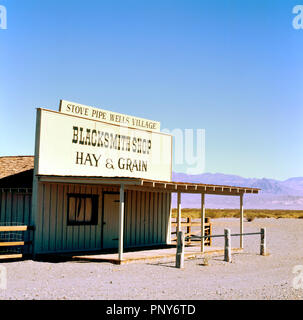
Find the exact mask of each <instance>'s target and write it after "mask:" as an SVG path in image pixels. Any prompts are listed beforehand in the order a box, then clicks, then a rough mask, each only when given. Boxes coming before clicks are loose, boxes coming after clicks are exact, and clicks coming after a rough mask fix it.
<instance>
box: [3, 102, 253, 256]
mask: <svg viewBox="0 0 303 320" xmlns="http://www.w3.org/2000/svg"><path fill="white" fill-rule="evenodd" d="M66 105H67V106H68V104H66ZM63 106H64V104H62V102H61V104H60V112H55V111H50V110H44V109H38V110H37V125H36V144H35V156H34V157H2V158H0V201H1V202H0V210H1V211H0V222H1V223H2V225H3V224H5V223H20V224H26V225H31V226H33V227H34V231H33V236H32V243H31V246H30V247H29V249H28V251H30V252H31V253H32V254H33V256H36V255H40V254H49V253H66V252H89V251H97V250H105V249H115V250H117V252H118V256H119V259H120V260H123V251H124V248H133V247H142V246H153V245H165V244H170V243H171V238H170V236H171V212H172V210H171V209H172V208H171V196H172V193H173V192H175V193H177V194H178V218H179V219H178V221H179V222H180V221H181V219H180V217H181V194H182V193H199V194H201V221H202V228H201V232H202V234H203V233H204V231H203V230H204V226H203V224H204V221H205V195H206V194H217V195H230V196H239V197H240V212H241V218H240V231H241V232H243V216H244V214H243V195H244V194H245V193H258V189H255V188H242V187H232V186H216V185H206V184H196V183H193V184H192V183H181V182H173V181H171V156H172V154H171V139H172V137H171V136H168V135H164V134H162V133H160V132H159V128H157V127H158V126H159V123H154V124H153V123H152V122H143V121H141V120H140V121H141V122H138V120H137V119H135V120H136V121H137V122H136V123H140V124H141V125H142V124H148V125H149V126H150V127H151V128H155V130H154V131H151V130H150V129H148V130H143V129H138V128H135V127H133V128H128V131H127V133H125V132H124V133H123V134H124V137H126V138H125V139H124V140H125V141H127V137H128V135H129V137H130V138H129V141H135V139H136V142H139V140H140V141H141V142H142V144H141V146H140V148H141V147H142V150H141V149H140V151H141V152H140V157H139V156H138V154H137V153H138V149H135V146H134V145H132V146H133V149H132V150H130V147H129V146H128V147H127V144H126V147H125V150H123V152H121V145H119V146H118V147H119V148H117V145H115V146H116V150H113V149H114V147H112V148H109V147H108V149H105V148H103V149H102V147H103V145H102V144H101V143H99V144H100V146H98V147H100V148H97V133H98V134H99V137H100V136H101V133H102V132H106V131H104V130H108V132H109V134H108V135H109V136H110V135H113V132H116V131H115V130H118V128H117V127H118V126H115V124H110V123H108V122H107V121H99V120H95V119H85V117H80V116H79V115H74V114H64V110H63V109H64V108H63ZM81 107H83V106H81ZM69 109H70V110H71V108H69ZM67 110H68V108H66V110H65V111H67ZM74 110H76V109H74ZM78 110H81V109H80V107H79V108H78ZM88 110H90V109H88ZM92 110H93V109H92ZM66 113H67V112H66ZM117 119H121V118H118V117H117ZM103 120H104V119H103ZM131 120H132V121H133V123H135V121H134V119H131ZM89 126H90V127H89ZM119 127H120V126H119ZM75 128H77V129H75ZM84 128H86V135H85V136H84V135H83V137H81V135H82V131H81V130H83V132H84V130H85V129H84ZM90 128H92V129H90ZM124 129H125V128H124ZM124 129H123V130H124ZM60 130H61V131H60ZM102 130H103V131H102ZM94 132H95V133H96V134H95V137H94V136H93V133H94ZM119 137H122V135H120V133H119ZM81 139H82V140H81ZM131 139H132V140H131ZM75 141H76V143H75ZM81 141H82V142H83V143H78V142H81ZM144 141H146V149H145V153H144ZM94 144H95V145H94ZM109 149H110V150H109ZM96 150H97V151H99V150H101V151H102V152H101V153H100V155H98V153H97V151H96ZM132 152H133V153H132ZM152 152H153V153H154V154H153V155H155V154H157V155H162V153H164V158H165V159H166V160H167V159H168V162H167V161H166V162H165V161H164V160H163V161H160V162H159V161H158V162H157V161H155V160H154V159H152V158H151V155H152ZM127 157H128V158H127ZM139 158H140V159H139ZM160 158H161V157H160ZM103 159H104V160H103ZM109 159H110V161H109ZM121 159H127V160H125V163H127V164H128V165H129V167H128V169H131V168H132V169H133V171H132V170H128V171H127V170H125V166H124V165H123V166H122V165H121V163H120V162H121ZM128 159H130V160H128ZM138 159H139V160H138ZM101 161H103V163H102V162H101ZM135 161H136V167H134V166H133V165H134V163H135ZM139 161H142V163H146V167H147V168H148V170H146V172H145V171H144V170H141V169H142V168H143V169H144V167H143V165H141V164H140V165H139ZM131 163H132V166H133V167H131ZM102 164H104V165H105V166H104V167H101V165H102ZM108 164H111V165H113V167H114V168H108V167H107V165H108ZM116 164H118V165H119V168H118V169H116V168H117V167H116ZM105 168H106V169H105ZM107 169H108V170H107ZM111 169H113V170H111ZM135 169H136V170H135ZM140 170H141V171H140ZM134 171H136V172H134ZM151 177H152V178H151ZM153 177H155V178H153ZM161 177H163V179H160V178H161ZM178 229H180V223H179V224H178ZM241 245H242V246H243V239H242V237H241ZM202 250H203V248H202Z"/></svg>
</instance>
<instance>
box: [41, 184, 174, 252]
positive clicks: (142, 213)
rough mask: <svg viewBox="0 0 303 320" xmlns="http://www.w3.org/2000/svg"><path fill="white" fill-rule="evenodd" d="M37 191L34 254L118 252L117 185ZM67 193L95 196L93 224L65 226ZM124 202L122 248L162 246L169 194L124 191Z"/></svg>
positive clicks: (47, 186) (67, 186)
mask: <svg viewBox="0 0 303 320" xmlns="http://www.w3.org/2000/svg"><path fill="white" fill-rule="evenodd" d="M38 188H39V189H40V192H39V195H40V196H39V199H38V202H37V223H35V226H36V231H35V240H36V241H35V242H36V246H35V253H36V254H40V253H55V252H72V251H90V250H100V249H103V248H114V249H116V250H117V252H118V233H119V231H118V230H119V202H120V201H119V187H118V186H102V185H99V186H98V185H81V184H63V183H41V182H38ZM68 193H84V194H94V195H98V196H99V197H98V199H99V201H98V224H97V225H67V201H68V196H67V194H68ZM114 193H115V194H114ZM124 200H125V205H124V228H123V239H124V240H123V241H124V243H123V247H124V248H129V247H140V246H148V245H153V244H166V243H167V232H168V229H169V224H170V223H169V217H170V210H171V195H170V194H169V193H163V194H162V195H160V194H159V193H157V192H145V191H133V190H125V199H124ZM103 221H104V222H106V224H105V225H103V224H102V223H103ZM108 224H109V225H110V226H108ZM102 228H103V232H102ZM113 239H116V240H113ZM102 242H103V245H102Z"/></svg>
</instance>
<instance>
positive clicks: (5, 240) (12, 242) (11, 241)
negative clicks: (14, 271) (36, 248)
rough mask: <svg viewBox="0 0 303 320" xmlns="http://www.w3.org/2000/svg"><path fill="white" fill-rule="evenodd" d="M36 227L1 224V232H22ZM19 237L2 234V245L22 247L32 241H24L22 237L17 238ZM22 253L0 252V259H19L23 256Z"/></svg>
mask: <svg viewBox="0 0 303 320" xmlns="http://www.w3.org/2000/svg"><path fill="white" fill-rule="evenodd" d="M33 229H34V228H33V227H32V226H20V225H19V226H18V225H10V226H0V232H20V231H23V232H25V231H29V230H33ZM17 238H19V237H16V236H11V235H9V236H8V237H3V236H0V247H22V246H24V245H28V244H31V241H23V240H20V239H17ZM22 257H23V254H22V253H9V252H5V253H1V252H0V259H17V258H22Z"/></svg>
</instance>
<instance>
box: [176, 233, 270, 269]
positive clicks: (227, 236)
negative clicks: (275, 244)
mask: <svg viewBox="0 0 303 320" xmlns="http://www.w3.org/2000/svg"><path fill="white" fill-rule="evenodd" d="M250 235H261V242H260V255H262V256H266V255H267V253H266V228H261V230H260V232H246V233H231V232H230V229H224V234H214V235H208V236H196V235H192V236H191V237H188V236H187V237H184V233H183V231H179V232H178V242H177V253H176V267H177V268H184V239H187V238H198V239H204V238H219V237H224V240H225V241H224V261H226V262H231V237H237V236H250Z"/></svg>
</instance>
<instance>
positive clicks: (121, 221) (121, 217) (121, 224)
mask: <svg viewBox="0 0 303 320" xmlns="http://www.w3.org/2000/svg"><path fill="white" fill-rule="evenodd" d="M123 229H124V184H121V186H120V205H119V249H118V250H119V251H118V255H119V260H120V261H121V260H122V259H123Z"/></svg>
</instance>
